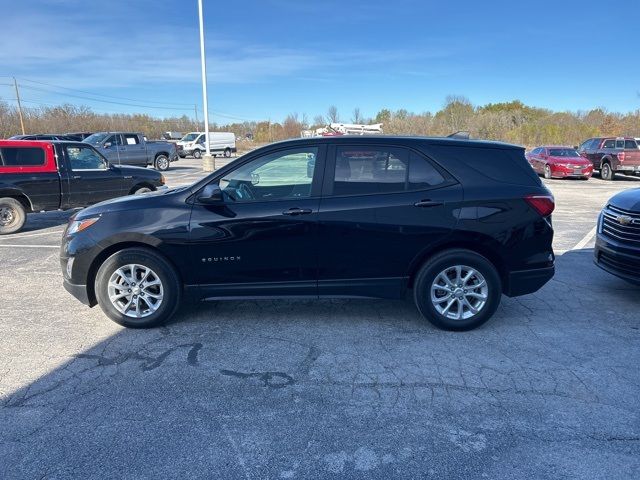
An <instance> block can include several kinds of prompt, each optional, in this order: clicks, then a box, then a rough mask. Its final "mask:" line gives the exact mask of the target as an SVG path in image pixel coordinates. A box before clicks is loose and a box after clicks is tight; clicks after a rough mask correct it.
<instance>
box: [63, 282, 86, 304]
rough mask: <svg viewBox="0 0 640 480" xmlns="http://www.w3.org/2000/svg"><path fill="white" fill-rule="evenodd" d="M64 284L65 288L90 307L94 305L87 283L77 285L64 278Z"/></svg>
mask: <svg viewBox="0 0 640 480" xmlns="http://www.w3.org/2000/svg"><path fill="white" fill-rule="evenodd" d="M62 285H63V286H64V289H65V290H66V291H67V292H69V293H70V294H71V295H73V296H74V297H76V299H77V300H80V302H82V303H84V304H85V305H87V306H89V307H93V305H92V304H91V303H92V302H91V301H90V300H89V293H88V292H87V286H86V285H75V284H73V283H71V282H69V280H67V279H66V278H65V279H63V280H62Z"/></svg>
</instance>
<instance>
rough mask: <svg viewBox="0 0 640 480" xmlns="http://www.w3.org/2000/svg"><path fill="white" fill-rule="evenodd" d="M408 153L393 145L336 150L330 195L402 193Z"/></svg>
mask: <svg viewBox="0 0 640 480" xmlns="http://www.w3.org/2000/svg"><path fill="white" fill-rule="evenodd" d="M408 164H409V155H408V152H407V151H406V150H402V149H397V148H375V149H372V148H370V147H367V146H364V145H363V146H358V145H355V146H352V147H339V148H337V149H336V168H335V174H334V184H333V194H334V195H366V194H370V193H388V192H402V191H404V189H405V184H406V179H407V172H408Z"/></svg>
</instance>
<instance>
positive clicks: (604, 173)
mask: <svg viewBox="0 0 640 480" xmlns="http://www.w3.org/2000/svg"><path fill="white" fill-rule="evenodd" d="M600 178H602V180H608V181H612V180H615V178H616V172H614V171H613V169H612V168H611V165H609V163H603V164H602V166H601V167H600Z"/></svg>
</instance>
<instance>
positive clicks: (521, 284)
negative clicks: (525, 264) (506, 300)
mask: <svg viewBox="0 0 640 480" xmlns="http://www.w3.org/2000/svg"><path fill="white" fill-rule="evenodd" d="M555 272H556V267H555V266H554V265H552V266H550V267H544V268H535V269H530V270H518V271H513V272H509V275H508V284H507V285H506V288H505V291H504V294H505V295H506V296H508V297H519V296H520V295H527V294H529V293H534V292H537V291H538V290H540V289H541V288H542V287H543V286H544V284H545V283H547V282H548V281H549V280H551V279H552V278H553V275H554V274H555Z"/></svg>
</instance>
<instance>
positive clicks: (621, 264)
mask: <svg viewBox="0 0 640 480" xmlns="http://www.w3.org/2000/svg"><path fill="white" fill-rule="evenodd" d="M593 261H594V262H595V264H596V265H597V266H598V267H600V268H601V269H603V270H604V271H606V272H609V273H610V274H612V275H615V276H616V277H618V278H621V279H623V280H626V281H627V282H629V283H633V284H635V285H640V249H635V248H630V247H628V246H623V245H620V244H618V243H617V242H613V241H610V240H609V239H607V238H606V237H604V236H603V235H602V234H601V233H599V234H598V236H597V238H596V247H595V249H594V251H593Z"/></svg>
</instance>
